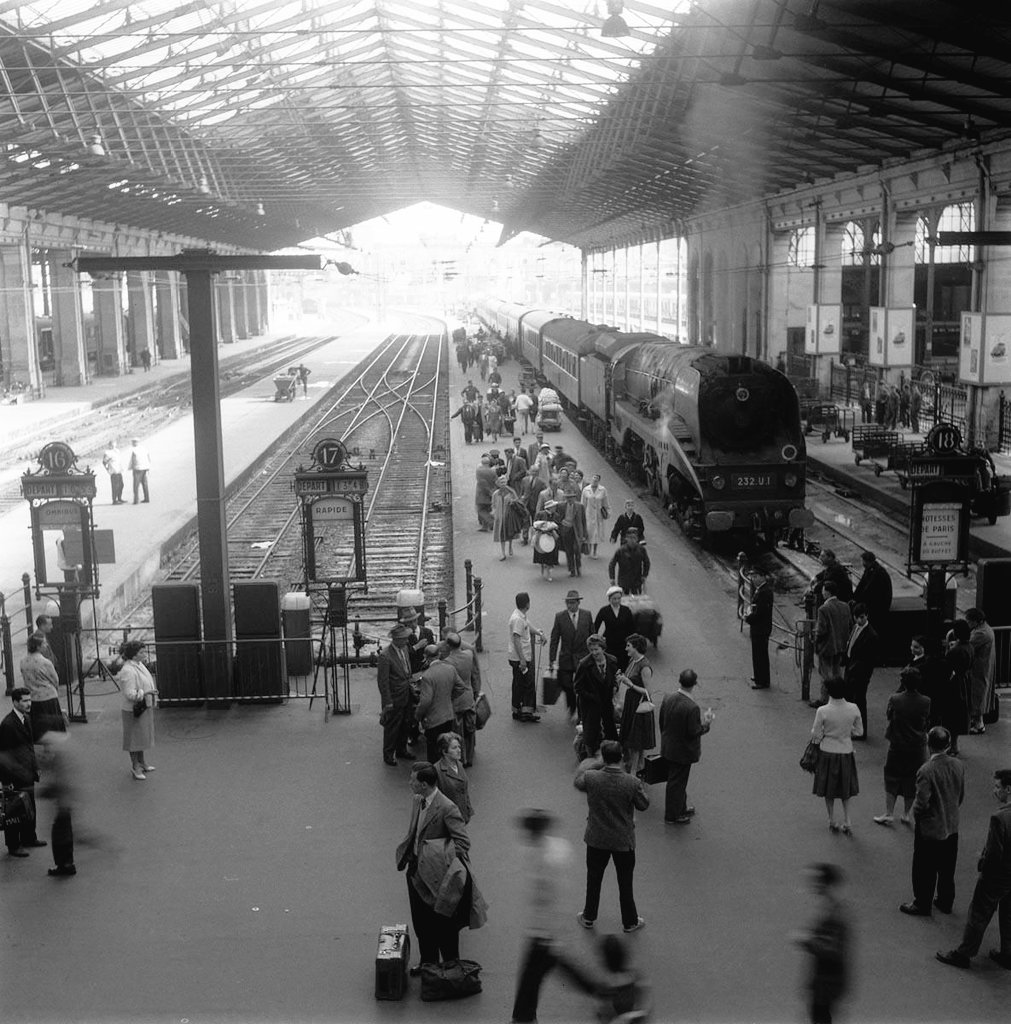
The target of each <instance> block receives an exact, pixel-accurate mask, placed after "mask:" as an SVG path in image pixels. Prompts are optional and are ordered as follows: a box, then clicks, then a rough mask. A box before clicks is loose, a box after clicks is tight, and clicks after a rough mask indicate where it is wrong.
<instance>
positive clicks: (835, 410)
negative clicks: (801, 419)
mask: <svg viewBox="0 0 1011 1024" xmlns="http://www.w3.org/2000/svg"><path fill="white" fill-rule="evenodd" d="M854 420H855V416H854V411H853V410H852V409H849V408H840V407H839V406H838V405H835V404H834V403H832V402H820V403H817V404H814V405H811V406H808V408H807V415H806V417H805V423H804V433H805V434H813V433H815V432H817V433H819V434H821V442H822V444H827V443H828V441H829V439H830V438H831V437H832V435H833V434H834V435H835V436H836V437H841V438H842V439H843V440H844V441H848V440H849V439H850V435H851V434H852V432H853V427H854Z"/></svg>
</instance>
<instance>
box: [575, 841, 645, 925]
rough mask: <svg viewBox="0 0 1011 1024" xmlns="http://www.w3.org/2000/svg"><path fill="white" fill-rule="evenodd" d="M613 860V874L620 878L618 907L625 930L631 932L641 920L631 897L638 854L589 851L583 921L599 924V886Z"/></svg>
mask: <svg viewBox="0 0 1011 1024" xmlns="http://www.w3.org/2000/svg"><path fill="white" fill-rule="evenodd" d="M612 859H613V860H614V873H615V875H617V877H618V905H619V906H620V908H621V924H622V927H623V928H631V927H632V925H634V924H635V923H636V921H638V920H639V911H638V910H637V909H636V906H635V896H634V895H633V894H632V876H633V875H634V873H635V850H601V849H599V848H598V847H596V846H587V847H586V902H585V903H584V904H583V917H584V918H586V920H587V921H596V919H597V912H598V910H599V909H600V886H601V883H602V882H603V880H604V871H605V869H606V868H607V862H608V861H609V860H612Z"/></svg>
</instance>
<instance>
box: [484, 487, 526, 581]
mask: <svg viewBox="0 0 1011 1024" xmlns="http://www.w3.org/2000/svg"><path fill="white" fill-rule="evenodd" d="M514 501H519V495H518V494H517V493H516V492H515V491H514V490H513V489H512V488H511V487H510V486H509V479H508V477H507V476H506V475H505V474H504V473H503V474H502V475H501V476H499V477H496V479H495V490H494V491H493V492H492V496H491V515H492V540H495V541H498V543H499V547H500V548H501V550H502V556H501V557H500V558H499V561H500V562H504V561H505V560H506V557H507V556H506V544H508V545H509V554H510V555H511V554H512V553H513V540H514V539H515V538H516V536H517V535H518V534H519V532H520V528H521V524H519V523H518V522H517V513H516V512H515V510H514V509H513V508H512V503H513V502H514Z"/></svg>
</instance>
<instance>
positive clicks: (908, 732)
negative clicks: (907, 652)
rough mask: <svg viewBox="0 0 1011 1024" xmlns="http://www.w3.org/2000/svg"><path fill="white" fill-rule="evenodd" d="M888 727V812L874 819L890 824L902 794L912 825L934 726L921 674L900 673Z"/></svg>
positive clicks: (905, 820) (890, 704)
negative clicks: (919, 774) (919, 777)
mask: <svg viewBox="0 0 1011 1024" xmlns="http://www.w3.org/2000/svg"><path fill="white" fill-rule="evenodd" d="M885 715H886V717H887V719H888V728H887V729H886V730H885V737H886V738H887V740H888V755H887V757H886V758H885V769H884V776H885V813H884V814H879V815H877V816H876V817H875V818H874V820H875V821H876V822H877V823H878V824H879V825H890V824H891V823H892V821H893V820H894V816H893V812H894V810H895V801H896V800H897V799H898V798H899V797H900V796H901V797H902V800H903V804H904V810H903V813H902V817H901V818H900V820H901V821H902V823H903V824H905V825H911V824H912V811H913V800H914V798H915V797H916V778H917V774H916V773H917V772H918V771H919V769H920V765H922V764H923V762H924V761H926V759H927V729H928V728H929V725H930V698H929V697H924V695H923V694H922V693H920V673H919V672H917V671H916V669H915V668H904V669H903V670H902V672H901V674H900V676H899V689H898V691H897V692H896V693H893V694H892V695H891V697H889V698H888V707H887V709H886V710H885Z"/></svg>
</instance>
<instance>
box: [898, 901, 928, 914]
mask: <svg viewBox="0 0 1011 1024" xmlns="http://www.w3.org/2000/svg"><path fill="white" fill-rule="evenodd" d="M899 910H901V911H902V913H903V914H909V916H910V917H930V911H929V910H924V909H923V907H918V906H917V905H916V904H915V903H900V904H899Z"/></svg>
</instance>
